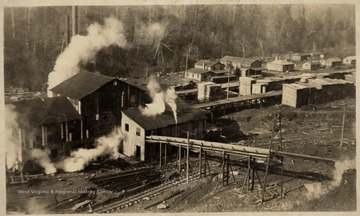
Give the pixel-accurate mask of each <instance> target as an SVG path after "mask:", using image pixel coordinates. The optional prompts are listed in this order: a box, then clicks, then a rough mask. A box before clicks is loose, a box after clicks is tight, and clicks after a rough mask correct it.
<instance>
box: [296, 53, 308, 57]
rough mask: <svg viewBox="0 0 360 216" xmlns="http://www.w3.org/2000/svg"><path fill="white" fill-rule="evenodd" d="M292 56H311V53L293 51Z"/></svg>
mask: <svg viewBox="0 0 360 216" xmlns="http://www.w3.org/2000/svg"><path fill="white" fill-rule="evenodd" d="M292 56H311V53H294V54H292Z"/></svg>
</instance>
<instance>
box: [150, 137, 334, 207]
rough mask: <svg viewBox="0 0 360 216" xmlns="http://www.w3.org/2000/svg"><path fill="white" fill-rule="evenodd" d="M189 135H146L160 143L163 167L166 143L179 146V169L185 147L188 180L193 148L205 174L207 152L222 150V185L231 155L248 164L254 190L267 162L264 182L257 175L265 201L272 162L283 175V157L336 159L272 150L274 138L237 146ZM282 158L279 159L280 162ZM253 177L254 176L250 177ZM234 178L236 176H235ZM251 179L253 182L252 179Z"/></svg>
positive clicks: (202, 172)
mask: <svg viewBox="0 0 360 216" xmlns="http://www.w3.org/2000/svg"><path fill="white" fill-rule="evenodd" d="M187 135H188V136H187V137H188V138H177V137H168V136H147V137H146V142H147V143H154V144H155V143H157V144H159V145H160V167H161V165H162V164H161V163H162V161H163V160H162V158H164V159H165V163H166V146H167V145H172V146H177V147H178V148H179V158H178V159H179V169H180V165H181V152H182V150H181V149H182V148H184V149H186V152H187V153H186V174H187V181H189V152H190V150H191V151H193V152H198V153H199V159H198V160H199V163H198V164H199V176H200V177H202V176H204V177H206V172H207V169H208V170H209V171H210V167H209V164H208V155H207V152H209V153H210V152H211V153H220V154H222V157H223V163H222V171H223V173H222V181H223V185H224V186H225V185H227V184H229V179H230V177H231V176H230V174H231V173H232V168H231V165H230V156H237V157H236V158H239V156H240V157H241V158H242V160H243V161H245V163H247V171H246V175H245V179H244V184H243V187H244V186H245V184H246V185H247V188H248V190H249V188H250V189H251V190H252V189H253V188H254V182H255V181H254V179H255V178H254V177H255V173H256V174H257V172H256V170H255V166H256V164H260V163H262V164H265V163H266V172H265V180H264V181H263V183H261V182H262V181H261V180H260V178H259V175H258V174H257V177H258V179H259V182H260V186H261V187H262V189H263V195H262V200H261V201H262V202H263V201H264V193H265V191H266V189H265V185H266V180H267V175H268V170H269V167H270V166H271V161H272V162H275V161H278V164H279V165H280V166H281V170H282V175H283V168H282V161H283V158H284V157H291V158H298V159H303V160H310V161H318V162H324V163H330V164H334V163H335V161H334V160H333V159H330V158H323V157H317V156H311V155H304V154H296V153H291V152H285V151H281V150H275V149H273V147H272V145H273V143H272V141H271V142H270V144H269V148H258V147H249V146H244V145H237V144H228V143H219V142H209V141H204V140H195V139H190V138H189V137H190V136H189V132H188V134H187ZM162 145H165V146H164V147H165V151H164V152H163V153H162ZM279 161H280V162H279ZM230 170H231V172H230ZM251 176H252V177H251ZM232 177H233V176H232ZM250 178H251V179H252V181H250ZM281 196H283V182H282V178H281Z"/></svg>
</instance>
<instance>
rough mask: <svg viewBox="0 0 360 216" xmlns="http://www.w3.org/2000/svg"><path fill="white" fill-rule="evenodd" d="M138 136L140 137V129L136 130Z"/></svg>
mask: <svg viewBox="0 0 360 216" xmlns="http://www.w3.org/2000/svg"><path fill="white" fill-rule="evenodd" d="M136 136H140V128H138V127H137V128H136Z"/></svg>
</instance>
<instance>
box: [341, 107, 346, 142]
mask: <svg viewBox="0 0 360 216" xmlns="http://www.w3.org/2000/svg"><path fill="white" fill-rule="evenodd" d="M345 109H346V107H345V105H344V111H343V121H342V126H341V138H340V146H342V145H343V139H344V128H345Z"/></svg>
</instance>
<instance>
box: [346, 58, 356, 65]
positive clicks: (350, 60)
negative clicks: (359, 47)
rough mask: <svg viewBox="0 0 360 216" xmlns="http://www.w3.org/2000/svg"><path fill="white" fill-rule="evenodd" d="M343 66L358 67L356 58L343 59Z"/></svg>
mask: <svg viewBox="0 0 360 216" xmlns="http://www.w3.org/2000/svg"><path fill="white" fill-rule="evenodd" d="M343 64H346V65H356V56H348V57H346V58H344V59H343Z"/></svg>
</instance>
